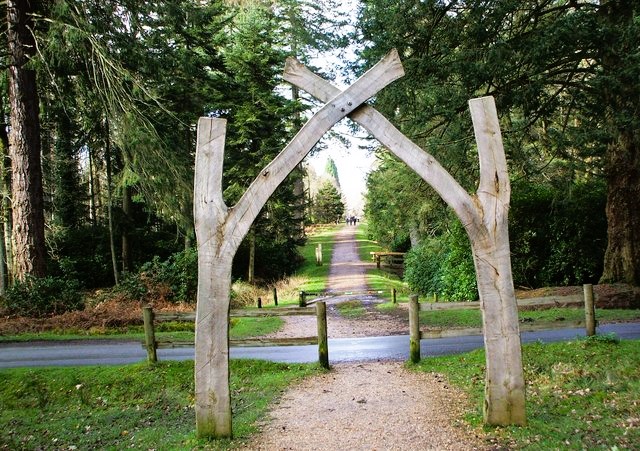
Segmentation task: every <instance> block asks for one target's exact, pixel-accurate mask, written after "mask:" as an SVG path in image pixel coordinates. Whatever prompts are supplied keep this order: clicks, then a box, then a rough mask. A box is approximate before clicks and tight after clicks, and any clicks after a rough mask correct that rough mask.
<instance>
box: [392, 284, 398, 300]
mask: <svg viewBox="0 0 640 451" xmlns="http://www.w3.org/2000/svg"><path fill="white" fill-rule="evenodd" d="M391 295H392V296H393V303H394V304H397V303H398V299H397V298H396V295H397V290H396V289H395V288H392V289H391Z"/></svg>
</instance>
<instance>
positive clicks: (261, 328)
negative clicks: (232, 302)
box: [229, 316, 284, 338]
mask: <svg viewBox="0 0 640 451" xmlns="http://www.w3.org/2000/svg"><path fill="white" fill-rule="evenodd" d="M283 324H284V320H283V319H282V318H280V317H279V316H272V317H264V318H233V319H232V320H231V329H230V330H229V337H230V338H251V337H258V336H260V335H266V334H270V333H272V332H276V331H278V330H279V329H280V328H281V327H282V326H283Z"/></svg>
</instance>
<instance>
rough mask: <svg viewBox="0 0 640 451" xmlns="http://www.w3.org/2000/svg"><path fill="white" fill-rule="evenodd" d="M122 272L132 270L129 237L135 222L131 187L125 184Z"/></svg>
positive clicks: (123, 196)
mask: <svg viewBox="0 0 640 451" xmlns="http://www.w3.org/2000/svg"><path fill="white" fill-rule="evenodd" d="M122 213H123V216H124V217H123V220H122V223H121V227H122V234H121V235H122V272H123V273H128V272H131V267H132V260H131V240H130V239H129V228H130V227H131V224H132V223H133V209H132V202H131V188H130V187H128V186H125V187H124V189H123V192H122Z"/></svg>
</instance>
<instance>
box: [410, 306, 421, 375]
mask: <svg viewBox="0 0 640 451" xmlns="http://www.w3.org/2000/svg"><path fill="white" fill-rule="evenodd" d="M409 360H411V362H412V363H418V362H419V361H420V305H419V304H418V295H417V294H412V295H411V296H409Z"/></svg>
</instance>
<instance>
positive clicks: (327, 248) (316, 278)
mask: <svg viewBox="0 0 640 451" xmlns="http://www.w3.org/2000/svg"><path fill="white" fill-rule="evenodd" d="M340 227H342V226H341V225H327V226H325V227H323V228H321V229H318V230H316V231H315V232H314V233H313V234H311V235H310V236H309V238H308V239H307V242H306V244H305V245H304V246H303V247H302V248H301V249H300V253H301V254H302V256H303V257H304V263H303V265H302V267H301V268H300V269H299V270H298V274H304V276H305V277H306V279H307V280H306V281H305V282H304V283H303V284H301V285H300V287H299V290H303V291H310V292H321V291H324V290H325V289H326V288H327V280H328V279H329V267H330V266H331V253H332V252H333V244H334V242H335V235H336V233H337V231H338V229H339V228H340ZM318 244H321V245H322V266H318V265H317V264H316V246H317V245H318ZM295 302H298V299H295Z"/></svg>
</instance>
